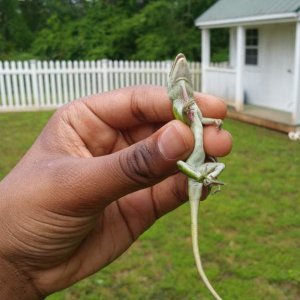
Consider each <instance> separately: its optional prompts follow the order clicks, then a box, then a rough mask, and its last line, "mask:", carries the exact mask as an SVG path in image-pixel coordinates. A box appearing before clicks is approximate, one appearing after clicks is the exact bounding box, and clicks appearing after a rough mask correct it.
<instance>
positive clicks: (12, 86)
mask: <svg viewBox="0 0 300 300" xmlns="http://www.w3.org/2000/svg"><path fill="white" fill-rule="evenodd" d="M189 66H190V70H191V74H192V80H193V84H194V88H195V90H200V70H201V66H200V63H198V62H190V63H189ZM170 67H171V61H156V62H155V61H146V62H144V61H111V60H97V61H24V62H21V61H18V62H15V61H11V62H8V61H4V62H1V61H0V112H1V111H2V112H3V111H21V110H40V109H54V108H57V107H59V106H61V105H63V104H65V103H67V102H69V101H71V100H73V99H76V98H80V97H83V96H87V95H91V94H95V93H100V92H104V91H110V90H113V89H117V88H121V87H125V86H132V85H139V84H155V85H162V86H166V85H167V78H168V73H169V70H170Z"/></svg>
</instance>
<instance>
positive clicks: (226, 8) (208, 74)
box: [195, 0, 300, 126]
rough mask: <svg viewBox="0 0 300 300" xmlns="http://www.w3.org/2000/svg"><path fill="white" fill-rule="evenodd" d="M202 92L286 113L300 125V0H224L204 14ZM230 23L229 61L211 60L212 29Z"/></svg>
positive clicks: (238, 106) (238, 104)
mask: <svg viewBox="0 0 300 300" xmlns="http://www.w3.org/2000/svg"><path fill="white" fill-rule="evenodd" d="M195 25H196V26H197V27H199V28H200V29H201V30H202V91H203V92H205V93H211V94H215V95H217V96H220V97H222V98H224V99H225V100H226V101H227V102H229V103H231V104H233V105H234V106H235V109H236V110H237V111H242V110H243V109H244V107H245V104H250V105H253V106H255V107H262V108H267V109H270V110H273V111H278V112H284V113H285V114H289V115H290V124H292V125H294V126H296V125H300V0H219V1H217V2H216V3H215V4H214V5H212V6H211V7H210V8H209V9H208V10H207V11H205V12H204V13H203V14H202V15H201V16H199V17H198V18H197V19H196V21H195ZM225 27H227V28H229V30H230V42H229V44H230V45H229V50H230V51H229V52H230V54H229V62H228V65H227V66H226V67H222V68H220V67H216V66H214V65H213V64H211V62H210V30H211V29H213V28H225Z"/></svg>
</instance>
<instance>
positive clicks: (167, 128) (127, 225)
mask: <svg viewBox="0 0 300 300" xmlns="http://www.w3.org/2000/svg"><path fill="white" fill-rule="evenodd" d="M195 96H196V99H197V101H198V104H199V105H200V107H201V110H202V112H203V115H204V116H205V117H212V118H220V119H222V118H224V117H225V114H226V106H225V105H224V104H223V103H222V102H221V101H219V100H218V99H216V98H214V97H212V96H208V95H201V94H199V93H198V94H197V93H196V95H195ZM193 143H194V140H193V135H192V133H191V131H190V129H189V128H188V126H186V125H185V124H183V123H181V122H179V121H176V120H173V115H172V107H171V102H170V101H169V99H168V97H167V93H166V90H165V89H164V88H158V87H132V88H125V89H120V90H116V91H113V92H108V93H103V94H99V95H95V96H91V97H87V98H83V99H80V100H77V101H74V102H72V103H70V104H68V105H66V106H64V107H62V108H61V109H59V110H58V111H57V112H56V113H55V114H54V115H53V117H52V118H51V119H50V121H49V122H48V124H47V125H46V127H45V128H44V130H43V131H42V133H41V134H40V136H39V137H38V138H37V140H36V142H35V143H34V144H33V146H32V147H31V149H30V150H29V151H28V152H27V154H26V155H25V156H24V157H23V158H22V160H21V161H20V162H19V163H18V164H17V166H16V167H15V168H14V169H13V170H12V171H11V172H10V173H9V174H8V175H7V176H6V177H5V178H4V179H3V180H2V181H1V182H0V228H1V229H0V274H5V277H4V279H3V277H2V275H0V282H1V280H2V284H3V281H4V282H6V285H3V286H4V289H2V288H1V289H2V292H1V291H0V298H1V293H2V296H3V295H4V297H5V299H35V298H36V299H39V298H41V297H43V296H46V295H49V294H50V293H52V292H54V291H57V290H60V289H63V288H66V287H68V286H70V285H72V284H73V283H75V282H77V281H79V280H80V279H82V278H84V277H87V276H88V275H90V274H92V273H94V272H96V271H98V270H99V269H101V268H102V267H104V266H105V265H107V264H109V263H110V262H112V261H113V260H114V259H115V258H117V257H118V256H119V255H121V254H122V253H123V252H124V251H125V250H126V249H127V248H128V247H129V246H130V245H131V244H132V243H133V242H134V241H135V240H136V239H137V238H138V236H139V235H140V234H141V233H142V232H144V231H145V230H146V229H147V228H149V227H150V226H151V225H152V224H153V223H154V222H155V220H157V219H158V218H159V217H161V216H162V215H164V214H166V213H167V212H169V211H171V210H173V209H175V208H176V207H177V206H179V205H180V204H181V203H183V202H184V200H185V199H186V197H187V196H186V190H187V188H186V177H185V176H184V175H182V174H180V173H178V172H176V170H177V168H176V161H177V160H184V159H186V158H187V157H188V156H189V154H190V153H191V151H192V150H193ZM204 146H205V150H206V152H207V154H208V155H211V156H224V155H226V154H228V153H229V152H230V149H231V137H230V134H229V133H228V132H226V131H225V130H218V129H216V128H215V126H207V127H206V128H205V129H204ZM5 286H7V287H8V289H9V290H8V289H5ZM7 295H9V297H8V296H7ZM20 295H21V296H20ZM1 299H2V298H1Z"/></svg>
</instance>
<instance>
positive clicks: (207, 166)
mask: <svg viewBox="0 0 300 300" xmlns="http://www.w3.org/2000/svg"><path fill="white" fill-rule="evenodd" d="M168 95H169V98H170V100H171V101H172V104H173V113H174V116H175V118H176V119H178V120H181V121H182V122H184V123H185V124H188V125H189V126H190V128H191V130H192V132H193V134H194V138H195V146H194V150H193V152H192V154H191V155H190V156H189V158H188V159H187V160H186V162H183V161H178V162H177V165H178V168H179V170H180V171H181V172H182V173H184V174H185V175H187V176H188V177H189V179H188V190H189V192H188V194H189V202H190V207H191V229H192V243H193V252H194V257H195V261H196V266H197V269H198V272H199V274H200V276H201V278H202V280H203V282H204V283H205V285H206V286H207V288H208V289H209V290H210V292H211V293H212V295H213V296H214V297H215V299H217V300H221V297H220V296H219V295H218V294H217V292H216V291H215V290H214V288H213V287H212V286H211V284H210V282H209V281H208V279H207V277H206V275H205V273H204V270H203V267H202V263H201V257H200V253H199V246H198V207H199V203H200V198H201V194H202V189H203V186H206V187H207V188H208V189H211V187H212V186H217V187H218V188H219V187H220V185H222V184H223V183H222V182H220V181H218V180H217V179H216V178H217V176H218V175H219V174H220V173H221V172H222V170H223V169H224V167H225V166H224V164H222V163H218V162H216V160H215V159H212V160H213V162H205V152H204V148H203V125H209V124H215V125H216V126H217V127H218V128H219V127H220V126H221V125H222V121H221V120H219V119H211V118H205V117H203V116H202V113H201V111H200V109H199V107H198V106H197V104H196V102H195V99H194V95H193V88H192V83H191V76H190V72H189V69H188V64H187V61H186V59H185V57H184V55H183V54H178V55H177V57H176V59H175V61H174V63H173V66H172V69H171V72H170V76H169V85H168Z"/></svg>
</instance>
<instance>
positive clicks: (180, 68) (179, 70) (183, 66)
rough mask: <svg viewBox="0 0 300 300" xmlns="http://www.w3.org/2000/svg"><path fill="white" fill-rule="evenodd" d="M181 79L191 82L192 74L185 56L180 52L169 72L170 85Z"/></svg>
mask: <svg viewBox="0 0 300 300" xmlns="http://www.w3.org/2000/svg"><path fill="white" fill-rule="evenodd" d="M180 79H184V80H186V81H187V82H191V74H190V71H189V68H188V63H187V60H186V58H185V56H184V55H183V54H182V53H180V54H178V55H177V56H176V58H175V61H174V63H173V65H172V68H171V71H170V74H169V85H170V86H173V85H175V84H176V82H177V81H178V80H180Z"/></svg>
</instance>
